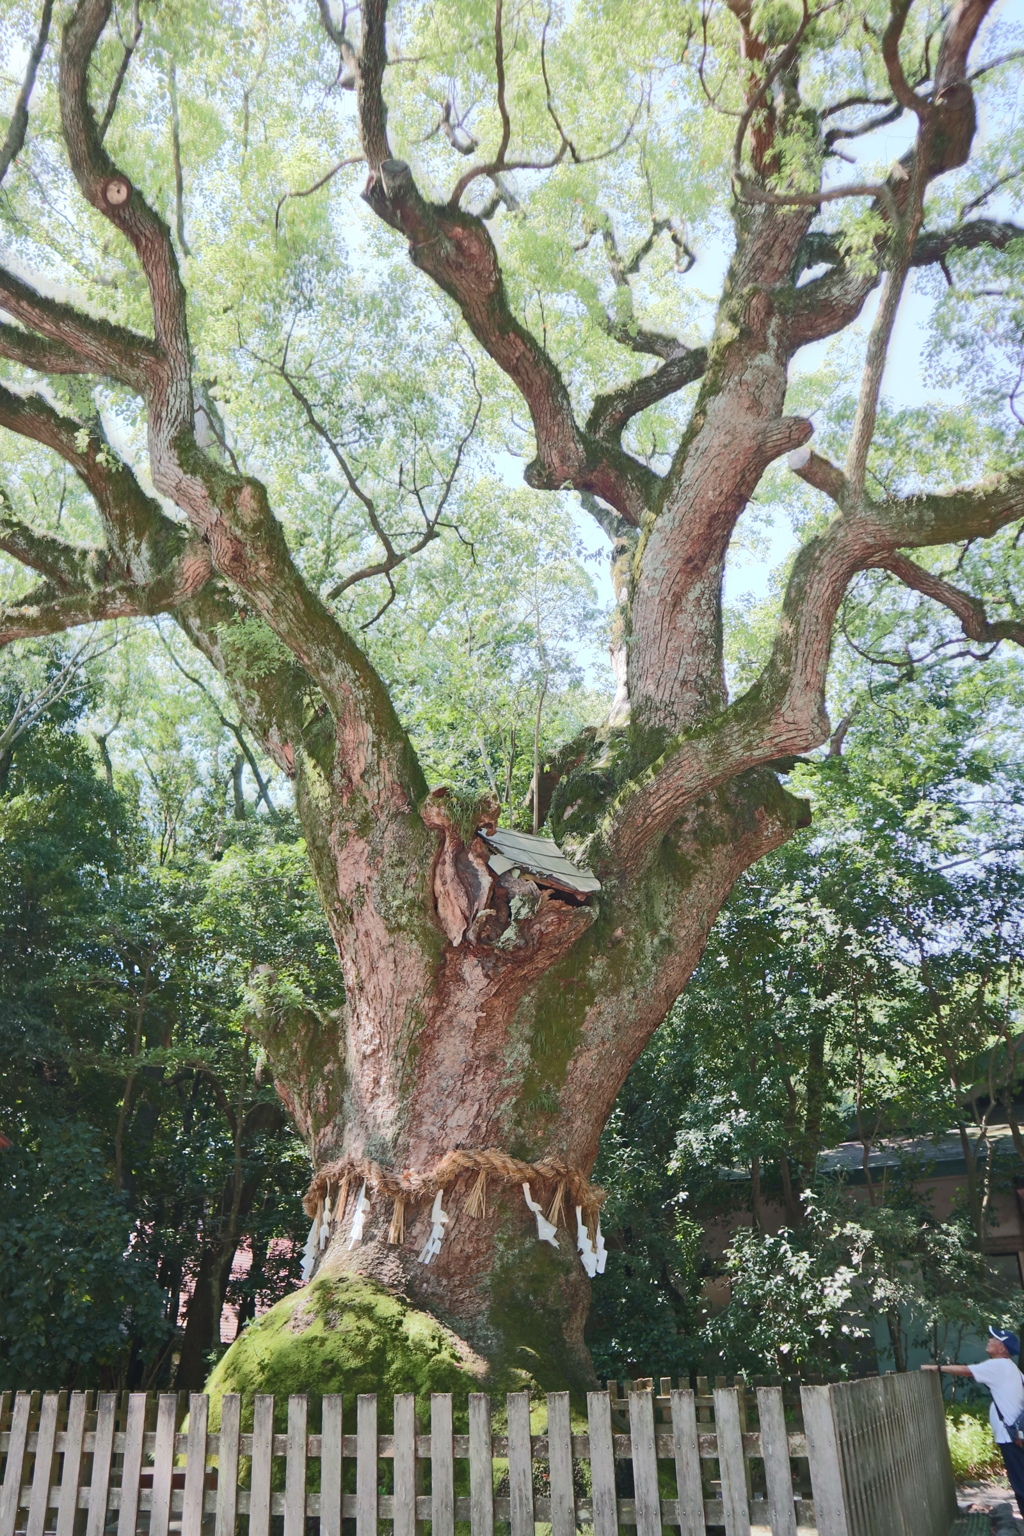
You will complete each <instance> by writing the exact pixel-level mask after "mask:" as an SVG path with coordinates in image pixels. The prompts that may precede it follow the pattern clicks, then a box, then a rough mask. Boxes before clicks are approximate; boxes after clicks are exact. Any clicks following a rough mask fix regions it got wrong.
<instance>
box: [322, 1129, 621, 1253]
mask: <svg viewBox="0 0 1024 1536" xmlns="http://www.w3.org/2000/svg"><path fill="white" fill-rule="evenodd" d="M466 1173H475V1174H476V1176H477V1177H476V1179H475V1180H474V1182H473V1187H472V1189H471V1190H470V1193H469V1198H468V1199H467V1201H466V1211H467V1213H468V1214H469V1215H470V1216H486V1214H487V1181H488V1179H493V1181H494V1183H495V1184H499V1185H500V1184H506V1185H507V1184H524V1183H528V1184H531V1185H532V1184H535V1183H542V1184H543V1183H547V1184H553V1185H554V1186H555V1188H554V1194H553V1197H552V1200H551V1205H550V1208H549V1212H548V1220H549V1221H551V1222H552V1223H554V1224H555V1225H556V1226H557V1225H558V1222H559V1220H563V1221H564V1220H567V1219H568V1215H569V1211H571V1209H572V1207H573V1206H575V1205H578V1206H579V1207H580V1209H581V1210H582V1212H583V1219H584V1222H585V1223H586V1226H587V1230H588V1231H589V1232H590V1234H591V1238H592V1239H593V1235H594V1233H595V1232H596V1229H597V1217H598V1212H599V1211H600V1209H601V1206H602V1205H603V1204H604V1201H605V1191H604V1190H603V1189H599V1188H598V1186H597V1185H596V1184H591V1183H589V1182H588V1180H587V1179H586V1177H585V1176H584V1175H583V1174H582V1173H580V1171H579V1169H577V1168H570V1166H569V1164H568V1163H565V1162H563V1161H562V1159H561V1158H558V1157H545V1158H541V1160H540V1161H539V1162H536V1163H524V1162H521V1161H520V1160H519V1158H517V1157H509V1155H508V1153H507V1152H499V1151H498V1150H497V1149H496V1148H494V1147H487V1148H484V1149H482V1150H481V1151H478V1152H472V1151H467V1150H465V1149H463V1148H458V1149H457V1150H456V1151H453V1152H446V1153H445V1155H444V1157H442V1158H441V1160H440V1162H438V1163H435V1165H434V1167H433V1168H431V1169H428V1170H426V1171H424V1172H423V1173H408V1172H402V1173H399V1172H398V1171H397V1169H394V1168H384V1167H382V1166H381V1164H380V1163H375V1162H374V1161H373V1160H372V1159H371V1158H341V1159H339V1160H338V1161H337V1162H333V1163H326V1164H325V1165H324V1167H323V1168H321V1169H320V1172H319V1173H318V1174H316V1176H315V1177H314V1179H313V1181H312V1183H311V1184H310V1186H309V1188H308V1190H307V1191H306V1196H305V1199H304V1201H303V1205H304V1206H305V1210H306V1214H307V1215H309V1216H312V1215H314V1213H315V1212H316V1210H317V1207H318V1205H320V1204H321V1203H322V1201H323V1200H324V1198H325V1197H326V1196H327V1195H328V1193H329V1191H330V1190H331V1189H332V1188H334V1187H337V1188H338V1198H337V1201H336V1203H335V1206H334V1221H335V1222H336V1223H337V1222H340V1221H341V1220H342V1219H343V1217H344V1214H345V1203H346V1199H347V1196H348V1190H349V1188H350V1186H351V1185H353V1184H355V1183H358V1182H359V1181H360V1180H363V1181H365V1183H366V1190H367V1193H368V1194H370V1195H376V1196H378V1197H379V1196H382V1195H383V1196H387V1197H388V1198H389V1199H392V1200H394V1202H395V1210H394V1215H393V1217H392V1220H391V1228H390V1231H389V1232H388V1241H389V1242H390V1243H397V1244H401V1243H402V1242H403V1241H404V1240H405V1212H406V1207H407V1206H409V1205H417V1204H420V1203H421V1202H423V1201H426V1200H432V1199H433V1197H434V1196H435V1195H436V1194H437V1192H438V1190H439V1189H446V1188H447V1187H448V1185H449V1184H453V1183H454V1182H455V1180H456V1179H457V1178H459V1177H461V1175H463V1174H466ZM567 1203H568V1210H567V1209H566V1205H567Z"/></svg>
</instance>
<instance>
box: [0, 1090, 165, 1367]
mask: <svg viewBox="0 0 1024 1536" xmlns="http://www.w3.org/2000/svg"><path fill="white" fill-rule="evenodd" d="M0 1171H2V1175H3V1177H2V1179H0V1389H9V1388H12V1387H20V1388H24V1387H27V1386H29V1385H30V1383H32V1382H41V1383H43V1384H45V1385H52V1386H57V1385H58V1384H59V1385H62V1386H68V1387H88V1386H91V1385H92V1384H93V1383H94V1382H96V1381H98V1380H101V1379H102V1378H103V1376H104V1374H106V1373H109V1372H116V1371H117V1370H118V1368H119V1367H120V1366H121V1365H122V1363H123V1361H124V1359H125V1356H126V1355H127V1354H130V1353H131V1352H132V1351H133V1350H135V1351H138V1352H139V1353H140V1354H142V1355H150V1354H153V1353H155V1352H156V1351H157V1350H158V1349H159V1348H160V1347H161V1346H162V1345H163V1344H164V1343H165V1341H166V1337H167V1322H166V1316H165V1313H166V1304H167V1299H166V1296H165V1294H164V1292H163V1291H162V1290H161V1289H160V1287H159V1285H158V1284H157V1280H156V1276H155V1274H154V1272H153V1270H152V1268H151V1267H150V1266H149V1265H148V1264H147V1263H146V1262H145V1260H144V1258H143V1256H142V1254H141V1252H140V1251H139V1248H138V1247H137V1246H135V1238H136V1236H137V1233H136V1231H135V1220H134V1217H133V1215H132V1212H131V1211H130V1209H129V1207H128V1202H127V1200H126V1199H125V1198H124V1196H123V1195H118V1194H117V1193H116V1192H115V1191H114V1189H113V1188H112V1186H111V1183H110V1179H109V1177H108V1174H107V1169H106V1167H105V1163H104V1156H103V1148H102V1145H101V1144H100V1141H99V1139H98V1137H96V1136H95V1135H94V1134H92V1133H91V1132H90V1128H89V1127H88V1126H87V1125H85V1124H82V1123H81V1122H75V1121H73V1120H68V1119H63V1120H53V1121H45V1120H41V1119H40V1120H39V1121H37V1122H36V1123H35V1124H34V1125H33V1126H32V1128H31V1130H30V1131H29V1132H28V1133H27V1134H25V1135H23V1136H22V1137H21V1138H19V1144H18V1145H17V1146H15V1147H9V1148H8V1149H7V1150H6V1151H5V1152H4V1153H3V1161H2V1164H0Z"/></svg>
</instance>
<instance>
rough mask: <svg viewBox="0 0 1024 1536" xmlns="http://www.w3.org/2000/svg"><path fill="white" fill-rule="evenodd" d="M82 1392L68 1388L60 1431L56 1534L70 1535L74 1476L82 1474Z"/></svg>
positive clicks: (75, 1509)
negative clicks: (61, 1450) (61, 1459)
mask: <svg viewBox="0 0 1024 1536" xmlns="http://www.w3.org/2000/svg"><path fill="white" fill-rule="evenodd" d="M85 1410H86V1396H85V1393H84V1392H72V1394H71V1402H70V1405H69V1407H68V1427H67V1429H66V1430H65V1431H64V1462H63V1465H62V1467H61V1474H60V1498H59V1500H58V1503H57V1536H72V1533H73V1531H74V1525H75V1515H76V1514H77V1512H78V1479H79V1477H80V1476H81V1474H82V1441H83V1439H84V1437H85Z"/></svg>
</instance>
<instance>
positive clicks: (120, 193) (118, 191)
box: [102, 176, 132, 208]
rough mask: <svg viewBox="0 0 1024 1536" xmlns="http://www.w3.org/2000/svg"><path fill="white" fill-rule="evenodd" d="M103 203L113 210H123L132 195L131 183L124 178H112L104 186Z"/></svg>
mask: <svg viewBox="0 0 1024 1536" xmlns="http://www.w3.org/2000/svg"><path fill="white" fill-rule="evenodd" d="M102 193H103V201H104V202H105V203H109V205H110V207H111V208H123V207H124V205H125V203H126V202H127V201H128V199H129V198H130V197H131V195H132V186H131V182H130V181H128V180H127V178H126V177H124V176H110V177H108V178H107V180H106V181H105V182H104V183H103V186H102Z"/></svg>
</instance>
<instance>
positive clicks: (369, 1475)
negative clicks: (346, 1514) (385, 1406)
mask: <svg viewBox="0 0 1024 1536" xmlns="http://www.w3.org/2000/svg"><path fill="white" fill-rule="evenodd" d="M356 1536H377V1394H376V1392H360V1394H359V1396H358V1398H357V1399H356Z"/></svg>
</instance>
